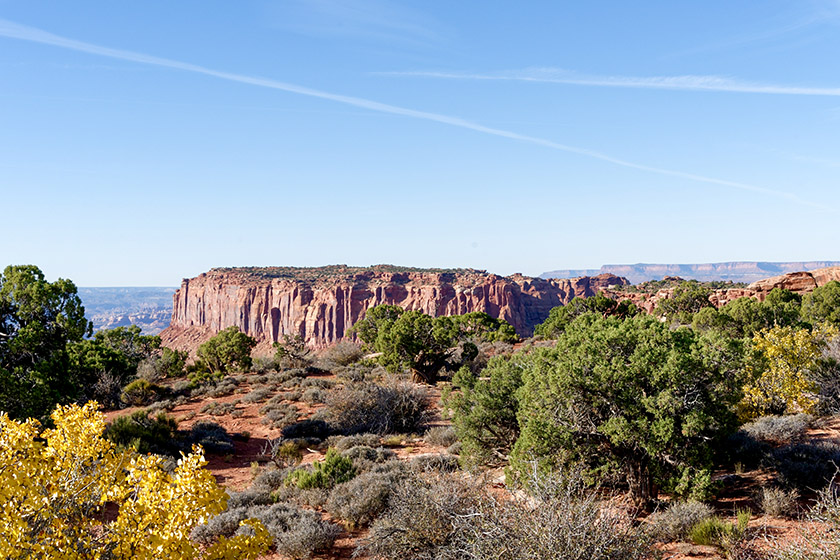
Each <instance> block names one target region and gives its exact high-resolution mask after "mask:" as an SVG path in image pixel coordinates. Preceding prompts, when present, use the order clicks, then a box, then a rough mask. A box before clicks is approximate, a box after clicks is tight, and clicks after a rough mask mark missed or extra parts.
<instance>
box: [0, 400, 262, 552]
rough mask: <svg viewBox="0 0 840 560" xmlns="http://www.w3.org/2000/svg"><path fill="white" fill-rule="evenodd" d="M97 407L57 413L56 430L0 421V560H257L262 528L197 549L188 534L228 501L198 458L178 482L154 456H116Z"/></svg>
mask: <svg viewBox="0 0 840 560" xmlns="http://www.w3.org/2000/svg"><path fill="white" fill-rule="evenodd" d="M97 409H98V405H97V404H96V403H94V402H91V403H88V404H86V405H84V406H78V405H70V406H65V407H59V408H57V409H56V410H55V411H54V412H53V414H52V419H53V422H54V424H55V428H53V429H47V430H42V429H41V426H40V424H39V423H38V422H37V421H36V420H32V419H30V420H26V421H24V422H18V421H15V420H12V419H10V418H9V417H8V415H6V414H5V413H0V535H2V538H0V558H8V559H16V558H49V559H51V560H106V559H107V560H112V559H113V560H122V559H125V560H128V559H132V560H152V559H154V560H164V559H167V560H170V559H171V560H187V559H201V560H211V559H212V560H225V559H234V558H235V559H250V558H256V557H257V556H259V555H260V554H262V553H263V552H265V551H266V550H267V549H268V547H269V546H270V544H271V537H270V536H269V534H268V532H267V531H266V529H265V527H264V526H263V525H262V523H260V522H259V521H256V520H248V521H245V522H243V525H247V529H245V530H244V531H242V533H243V534H241V535H237V536H234V537H231V538H221V539H219V540H218V541H217V542H215V543H214V544H213V545H211V546H209V547H204V548H200V547H198V546H197V545H196V544H194V543H193V542H192V541H191V540H190V532H191V531H192V529H193V528H194V527H195V526H196V525H198V524H200V523H202V522H204V521H206V520H207V519H208V517H210V516H212V515H215V514H218V513H220V512H221V511H223V510H224V509H225V506H226V501H227V494H226V493H225V491H224V489H222V488H220V487H219V486H218V485H217V484H216V480H215V478H214V477H213V475H212V474H211V473H210V472H209V471H208V470H207V469H205V468H204V467H205V465H206V464H207V462H206V461H205V459H204V456H203V453H202V450H201V449H200V448H194V449H193V452H192V453H190V454H189V455H184V456H182V458H181V459H180V460H179V461H178V466H177V467H176V468H175V470H174V471H173V472H171V473H170V472H167V471H166V470H164V469H163V468H162V459H161V458H160V457H158V456H156V455H148V456H141V455H137V454H136V453H133V452H130V451H119V450H117V449H116V448H115V447H114V446H113V445H112V444H111V443H110V442H109V441H108V440H106V439H105V438H104V437H102V434H103V431H104V429H105V420H104V417H103V415H102V414H101V413H100V412H98V410H97Z"/></svg>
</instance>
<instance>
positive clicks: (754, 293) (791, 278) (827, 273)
mask: <svg viewBox="0 0 840 560" xmlns="http://www.w3.org/2000/svg"><path fill="white" fill-rule="evenodd" d="M665 280H671V281H678V280H681V279H680V278H672V277H666V278H665ZM833 280H836V281H840V266H833V267H827V268H821V269H818V270H812V271H810V272H791V273H788V274H782V275H779V276H773V277H771V278H765V279H764V280H758V281H757V282H753V283H752V284H750V285H749V286H747V287H746V288H725V289H721V290H715V291H714V292H712V295H711V296H709V301H710V302H711V303H712V305H714V306H715V307H722V306H724V305H726V304H727V303H729V302H730V301H734V300H736V299H739V298H742V297H753V298H756V299H757V300H759V301H764V300H765V298H766V297H767V294H769V293H770V292H771V291H772V290H774V289H775V288H782V289H785V290H790V291H791V292H794V293H797V294H807V293H809V292H813V291H814V289H816V288H819V287H820V286H825V285H826V284H828V283H829V282H831V281H833ZM604 294H605V295H607V296H609V297H611V298H613V299H615V300H624V299H627V300H630V301H632V302H633V303H634V304H636V306H637V307H639V308H641V309H644V310H645V311H646V312H648V313H652V312H653V310H654V309H656V307H657V306H658V305H659V302H661V301H662V300H666V299H671V298H672V297H673V296H674V288H663V289H661V290H659V291H657V292H655V293H652V294H646V293H639V292H626V291H623V290H613V289H606V290H604Z"/></svg>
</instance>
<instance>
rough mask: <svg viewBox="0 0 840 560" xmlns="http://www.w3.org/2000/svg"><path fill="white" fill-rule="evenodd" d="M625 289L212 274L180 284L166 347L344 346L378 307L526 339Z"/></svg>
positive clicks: (603, 282) (373, 271)
mask: <svg viewBox="0 0 840 560" xmlns="http://www.w3.org/2000/svg"><path fill="white" fill-rule="evenodd" d="M623 284H627V281H626V280H625V279H623V278H619V277H617V276H613V275H611V274H602V275H599V276H596V277H585V278H575V279H571V280H544V279H541V278H531V277H527V276H522V275H518V274H517V275H513V276H508V277H502V276H498V275H495V274H488V273H486V272H483V271H478V270H470V269H467V270H457V271H424V270H419V269H398V268H396V267H389V266H379V267H371V268H350V267H341V266H337V267H323V268H313V269H288V268H266V269H213V270H211V271H210V272H207V273H205V274H201V275H200V276H198V277H196V278H191V279H187V280H184V281H183V282H182V283H181V288H180V289H179V290H177V291H176V292H175V295H174V297H173V311H172V321H171V323H170V326H169V328H167V329H166V330H164V331H163V332H162V333H161V338H162V340H163V343H164V345H166V346H169V347H172V348H179V349H186V350H194V349H195V348H196V347H197V346H198V345H199V344H200V343H201V342H203V341H205V340H207V339H208V338H209V337H211V336H212V335H213V334H215V333H217V332H219V331H220V330H222V329H224V328H227V327H229V326H232V325H235V326H237V327H239V329H240V330H241V331H242V332H245V333H247V334H249V335H250V336H252V337H254V338H255V339H257V341H258V342H260V343H261V345H262V346H263V347H265V346H267V345H270V344H271V343H273V342H275V341H278V340H282V338H283V335H286V334H290V335H295V334H299V335H300V336H301V337H303V339H304V340H306V342H307V343H308V344H309V345H310V346H313V347H323V346H327V345H329V344H332V343H334V342H336V341H338V340H340V339H341V338H343V337H344V335H345V332H346V331H347V329H348V328H350V326H352V325H353V324H354V323H355V322H356V321H358V320H359V319H361V318H363V317H364V315H365V312H366V311H367V310H368V309H370V308H372V307H375V306H377V305H380V304H392V305H399V306H401V307H403V308H405V309H417V310H421V311H423V312H425V313H427V314H429V315H432V316H441V315H460V314H463V313H469V312H472V311H482V312H485V313H487V314H489V315H492V316H493V317H497V318H500V319H504V320H505V321H508V322H509V323H510V324H511V325H513V327H514V328H515V329H516V331H517V332H518V333H519V334H520V335H523V336H528V335H530V334H531V333H532V332H533V329H534V326H535V325H537V324H539V323H541V322H542V321H544V320H545V319H546V317H548V313H549V311H550V310H551V308H552V307H556V306H558V305H563V304H565V303H568V302H569V301H570V300H571V299H572V298H573V297H575V296H592V295H595V293H597V291H598V290H600V289H604V288H607V287H608V286H614V285H623Z"/></svg>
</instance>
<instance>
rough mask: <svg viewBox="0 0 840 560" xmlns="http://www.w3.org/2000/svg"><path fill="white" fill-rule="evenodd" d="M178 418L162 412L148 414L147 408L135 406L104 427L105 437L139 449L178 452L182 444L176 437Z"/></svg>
mask: <svg viewBox="0 0 840 560" xmlns="http://www.w3.org/2000/svg"><path fill="white" fill-rule="evenodd" d="M177 430H178V422H176V421H175V419H174V418H173V417H171V416H169V415H167V414H165V413H162V412H161V413H159V414H158V415H156V416H154V417H150V416H149V413H148V411H146V410H137V411H135V412H133V413H131V414H128V415H124V416H118V417H117V418H115V419H114V420H113V422H111V423H110V424H108V425H107V426H106V428H105V438H106V439H108V440H109V441H111V442H113V443H114V444H116V445H118V446H121V447H130V448H133V449H135V450H136V451H137V452H138V453H143V454H145V453H157V454H160V455H172V456H177V455H178V452H179V451H180V450H181V447H180V445H179V443H178V440H177Z"/></svg>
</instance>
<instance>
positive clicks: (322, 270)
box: [211, 264, 487, 282]
mask: <svg viewBox="0 0 840 560" xmlns="http://www.w3.org/2000/svg"><path fill="white" fill-rule="evenodd" d="M211 272H225V273H238V274H246V275H249V276H253V277H255V278H269V279H274V278H285V279H289V280H301V281H310V282H311V281H317V280H332V279H337V278H348V277H351V276H355V275H357V274H365V273H386V274H402V273H412V272H417V273H426V274H487V271H486V270H478V269H474V268H415V267H410V266H396V265H391V264H377V265H373V266H347V265H344V264H335V265H328V266H315V267H307V266H266V267H258V266H242V267H230V268H228V267H220V268H213V269H211Z"/></svg>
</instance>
